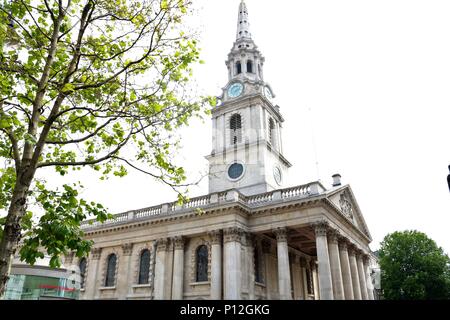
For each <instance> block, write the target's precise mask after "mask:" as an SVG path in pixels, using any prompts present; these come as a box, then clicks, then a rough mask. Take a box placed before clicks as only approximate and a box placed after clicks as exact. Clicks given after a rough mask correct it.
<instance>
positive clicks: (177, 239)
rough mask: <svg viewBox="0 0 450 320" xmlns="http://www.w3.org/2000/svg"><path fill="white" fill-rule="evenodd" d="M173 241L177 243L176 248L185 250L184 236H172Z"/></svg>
mask: <svg viewBox="0 0 450 320" xmlns="http://www.w3.org/2000/svg"><path fill="white" fill-rule="evenodd" d="M172 242H173V244H174V245H175V250H183V249H184V243H185V238H184V237H182V236H176V237H173V238H172Z"/></svg>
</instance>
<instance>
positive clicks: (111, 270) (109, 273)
mask: <svg viewBox="0 0 450 320" xmlns="http://www.w3.org/2000/svg"><path fill="white" fill-rule="evenodd" d="M116 260H117V258H116V255H115V254H112V255H110V256H109V257H108V267H107V270H106V279H105V287H114V283H115V277H116Z"/></svg>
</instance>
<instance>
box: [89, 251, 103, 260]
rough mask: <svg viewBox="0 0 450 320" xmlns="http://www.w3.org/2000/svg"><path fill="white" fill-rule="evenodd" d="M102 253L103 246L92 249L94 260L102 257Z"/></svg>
mask: <svg viewBox="0 0 450 320" xmlns="http://www.w3.org/2000/svg"><path fill="white" fill-rule="evenodd" d="M101 254H102V248H92V249H91V256H92V260H98V259H100V255H101Z"/></svg>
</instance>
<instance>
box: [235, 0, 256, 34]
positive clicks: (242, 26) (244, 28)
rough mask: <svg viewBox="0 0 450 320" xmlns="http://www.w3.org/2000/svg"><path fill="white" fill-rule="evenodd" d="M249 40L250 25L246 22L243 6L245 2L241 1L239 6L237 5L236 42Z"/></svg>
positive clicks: (245, 11)
mask: <svg viewBox="0 0 450 320" xmlns="http://www.w3.org/2000/svg"><path fill="white" fill-rule="evenodd" d="M251 38H252V35H251V34H250V23H249V22H248V10H247V5H246V4H245V1H244V0H242V1H241V4H240V5H239V15H238V25H237V33H236V40H241V39H251Z"/></svg>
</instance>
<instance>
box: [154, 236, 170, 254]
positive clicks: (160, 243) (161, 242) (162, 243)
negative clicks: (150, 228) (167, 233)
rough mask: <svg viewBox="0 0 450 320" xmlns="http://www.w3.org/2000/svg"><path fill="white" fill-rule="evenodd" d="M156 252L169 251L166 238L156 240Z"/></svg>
mask: <svg viewBox="0 0 450 320" xmlns="http://www.w3.org/2000/svg"><path fill="white" fill-rule="evenodd" d="M156 245H157V249H156V250H158V251H167V250H168V249H169V239H168V238H161V239H158V240H157V242H156Z"/></svg>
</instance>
